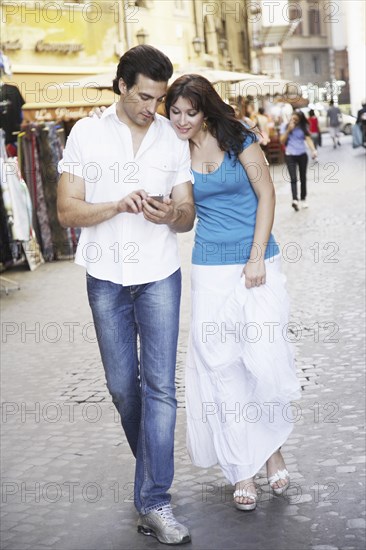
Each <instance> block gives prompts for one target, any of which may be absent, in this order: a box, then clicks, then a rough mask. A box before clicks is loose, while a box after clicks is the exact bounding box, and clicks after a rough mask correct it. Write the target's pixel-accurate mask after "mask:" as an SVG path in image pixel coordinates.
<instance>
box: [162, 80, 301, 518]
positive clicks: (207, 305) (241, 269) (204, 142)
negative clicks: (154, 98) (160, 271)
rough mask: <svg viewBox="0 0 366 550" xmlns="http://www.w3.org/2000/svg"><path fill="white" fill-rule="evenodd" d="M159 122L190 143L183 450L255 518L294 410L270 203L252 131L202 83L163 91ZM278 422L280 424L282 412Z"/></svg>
mask: <svg viewBox="0 0 366 550" xmlns="http://www.w3.org/2000/svg"><path fill="white" fill-rule="evenodd" d="M166 110H167V115H168V117H169V118H170V121H171V123H172V126H173V128H174V130H175V131H176V133H177V135H178V137H179V138H181V139H188V140H189V142H190V148H191V156H192V170H193V173H194V177H195V184H194V197H195V205H196V211H197V216H198V223H197V228H196V235H195V245H194V249H193V260H192V262H193V266H192V324H191V334H190V342H189V347H188V354H187V368H186V404H187V443H188V450H189V453H190V455H191V458H192V461H193V463H194V464H196V465H197V466H202V467H205V468H206V467H209V466H212V465H214V464H217V463H219V464H220V466H221V468H222V470H223V473H224V475H225V476H226V478H227V479H228V480H229V481H230V483H232V484H233V485H234V484H235V492H234V502H235V505H236V507H237V508H238V509H240V510H245V511H247V510H253V509H254V508H255V507H256V501H257V492H256V485H255V483H254V476H255V475H256V474H257V472H258V471H259V470H260V468H261V467H262V466H263V465H264V464H265V463H266V465H267V477H268V480H269V483H270V486H271V488H272V489H273V491H274V492H275V493H276V494H281V493H283V492H284V491H285V490H286V488H287V487H288V485H289V474H288V471H287V470H286V466H285V462H284V460H283V457H282V455H281V452H280V447H281V445H282V444H283V443H284V442H285V441H286V439H287V438H288V436H289V434H290V432H291V430H292V423H291V419H289V417H288V416H287V418H286V415H285V413H284V410H285V408H286V407H287V408H286V411H287V412H288V406H289V405H288V404H289V401H290V400H291V399H297V398H298V397H299V384H298V381H297V379H296V375H295V371H294V363H293V356H292V351H291V349H290V348H289V343H288V341H287V339H286V337H285V336H286V335H285V333H284V327H285V325H286V323H287V322H288V298H287V294H286V290H285V287H284V280H285V277H284V276H283V275H282V274H281V271H280V256H279V249H278V246H277V244H276V242H275V240H274V238H273V236H272V235H271V229H272V224H273V216H274V208H275V194H274V188H273V183H272V181H271V177H270V174H269V170H268V166H267V163H266V161H265V158H264V155H263V152H262V151H261V149H260V147H259V145H258V143H257V138H256V136H255V134H254V133H253V132H251V131H250V130H249V129H248V128H246V127H245V126H244V125H243V124H242V123H241V122H240V121H238V120H236V119H235V114H234V111H233V109H232V108H231V107H230V105H227V104H226V103H225V102H223V101H222V99H221V98H220V96H219V95H218V94H217V93H216V91H215V89H214V88H213V87H212V86H211V84H210V83H209V82H208V80H206V79H205V78H203V77H201V76H198V75H185V76H182V77H180V78H179V79H178V80H176V81H175V82H174V83H173V84H172V86H171V87H170V89H169V91H168V94H167V99H166ZM286 414H287V413H286Z"/></svg>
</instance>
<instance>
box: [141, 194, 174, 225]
mask: <svg viewBox="0 0 366 550" xmlns="http://www.w3.org/2000/svg"><path fill="white" fill-rule="evenodd" d="M142 211H143V214H144V217H145V219H146V220H148V221H149V222H152V223H156V224H169V223H172V221H173V219H174V217H175V208H174V204H173V201H172V199H170V198H168V197H164V195H153V194H150V195H148V196H147V198H146V199H145V200H143V201H142Z"/></svg>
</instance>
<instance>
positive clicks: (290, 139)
mask: <svg viewBox="0 0 366 550" xmlns="http://www.w3.org/2000/svg"><path fill="white" fill-rule="evenodd" d="M280 140H281V143H283V144H284V145H285V161H286V164H287V169H288V171H289V174H290V180H291V192H292V208H294V210H296V212H298V211H299V210H300V208H301V207H302V208H308V203H307V202H306V194H307V189H306V170H307V166H308V155H307V152H306V145H307V146H308V147H309V149H310V150H311V156H312V158H313V159H316V158H317V151H316V148H315V146H314V143H313V140H312V139H311V137H310V133H309V130H308V121H307V120H306V117H305V115H304V113H302V112H301V111H296V112H294V113H293V114H292V116H291V118H290V122H289V123H288V124H283V125H282V126H281V137H280ZM305 144H306V145H305ZM297 166H298V167H299V173H300V182H301V190H300V199H301V202H300V203H299V199H298V194H297Z"/></svg>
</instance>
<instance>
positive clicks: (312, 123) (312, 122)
mask: <svg viewBox="0 0 366 550" xmlns="http://www.w3.org/2000/svg"><path fill="white" fill-rule="evenodd" d="M308 122H309V132H310V137H311V139H312V140H313V143H314V146H315V147H317V146H318V145H319V146H320V145H321V133H320V128H319V121H318V119H317V117H316V115H315V111H314V109H310V111H309V116H308Z"/></svg>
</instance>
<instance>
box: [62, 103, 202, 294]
mask: <svg viewBox="0 0 366 550" xmlns="http://www.w3.org/2000/svg"><path fill="white" fill-rule="evenodd" d="M59 172H69V173H71V174H74V175H76V176H79V177H82V178H83V179H84V182H85V201H86V202H89V203H100V202H110V201H118V200H120V199H122V198H123V197H124V196H126V195H128V194H129V193H131V192H132V191H134V190H136V189H145V191H146V192H147V193H150V194H154V195H157V194H163V195H164V196H169V195H170V193H171V191H172V188H173V187H174V186H175V185H179V184H181V183H184V182H186V181H192V182H193V176H192V172H191V169H190V154H189V146H188V142H187V141H183V140H180V139H179V138H178V137H177V136H176V134H175V132H174V130H173V129H172V127H171V125H170V122H169V121H168V120H167V119H166V118H164V117H162V116H160V115H158V114H156V115H155V118H154V121H153V122H152V124H151V125H150V127H149V129H148V131H147V133H146V135H145V136H144V139H143V141H142V143H141V145H140V148H139V150H138V152H137V154H136V156H134V153H133V145H132V136H131V132H130V129H129V127H128V126H127V125H126V124H124V123H123V122H121V121H120V120H119V118H118V117H117V114H116V105H115V104H114V105H111V106H110V107H109V108H108V109H106V110H105V111H104V113H103V115H102V117H101V118H100V119H98V118H89V117H88V118H83V119H82V120H79V121H78V122H77V123H76V124H75V126H74V127H73V129H72V130H71V133H70V135H69V137H68V140H67V144H66V148H65V151H64V155H63V159H62V160H61V161H60V163H59ZM75 262H76V263H77V264H79V265H83V266H85V268H86V270H87V272H88V273H89V274H90V275H92V276H93V277H96V278H97V279H103V280H106V281H111V282H113V283H117V284H122V285H124V286H128V285H137V284H143V283H148V282H152V281H159V280H161V279H164V278H166V277H168V276H169V275H171V274H172V273H174V272H175V271H176V270H177V269H178V268H179V266H180V260H179V254H178V243H177V237H176V234H175V233H174V232H173V231H172V230H171V229H170V228H169V227H168V226H167V225H157V224H154V223H151V222H149V221H147V220H145V218H144V216H143V214H142V213H140V214H130V213H125V212H123V213H121V214H117V215H116V216H114V217H113V218H111V219H109V220H107V221H105V222H102V223H100V224H98V225H94V226H91V227H84V228H82V230H81V235H80V240H79V243H78V247H77V252H76V258H75Z"/></svg>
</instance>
